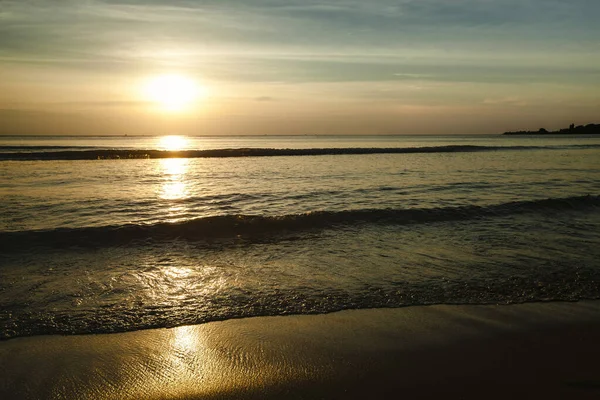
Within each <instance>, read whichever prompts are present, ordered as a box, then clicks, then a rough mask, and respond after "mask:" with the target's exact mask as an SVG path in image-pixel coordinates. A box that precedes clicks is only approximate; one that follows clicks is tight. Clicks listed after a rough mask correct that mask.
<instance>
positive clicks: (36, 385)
mask: <svg viewBox="0 0 600 400" xmlns="http://www.w3.org/2000/svg"><path fill="white" fill-rule="evenodd" d="M598 338H600V301H597V300H596V301H581V302H576V303H562V302H549V303H525V304H514V305H432V306H414V307H405V308H392V309H363V310H346V311H339V312H335V313H331V314H321V315H296V316H279V317H253V318H247V319H234V320H226V321H219V322H209V323H206V324H202V325H191V326H182V327H177V328H163V329H150V330H142V331H134V332H126V333H114V334H91V335H78V336H32V337H21V338H14V339H10V340H8V341H5V342H0V398H10V399H29V398H31V399H33V398H40V399H46V398H48V399H50V398H78V399H92V398H93V399H136V398H147V399H170V398H173V399H229V398H235V399H237V398H240V399H259V398H267V399H271V398H272V399H282V398H283V399H285V398H308V399H312V398H323V399H337V398H339V399H347V398H350V399H352V398H357V399H358V398H401V397H406V398H433V397H442V396H443V397H445V398H473V399H475V398H507V397H508V396H510V397H512V398H541V397H543V398H575V399H587V398H598V397H599V396H600V363H599V362H598V360H599V359H600V343H598V342H599V341H598Z"/></svg>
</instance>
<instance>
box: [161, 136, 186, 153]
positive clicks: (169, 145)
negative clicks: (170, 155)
mask: <svg viewBox="0 0 600 400" xmlns="http://www.w3.org/2000/svg"><path fill="white" fill-rule="evenodd" d="M188 146H189V140H188V139H187V138H186V137H185V136H179V135H169V136H162V137H160V138H159V139H158V143H157V148H158V149H160V150H169V151H177V150H184V149H186V148H187V147H188Z"/></svg>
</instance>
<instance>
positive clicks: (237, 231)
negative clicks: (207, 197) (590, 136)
mask: <svg viewBox="0 0 600 400" xmlns="http://www.w3.org/2000/svg"><path fill="white" fill-rule="evenodd" d="M598 207H600V196H591V195H588V196H577V197H567V198H549V199H543V200H531V201H514V202H509V203H502V204H495V205H489V206H476V205H470V206H461V207H440V208H409V209H361V210H345V211H316V212H310V213H303V214H291V215H281V216H262V215H217V216H210V217H205V218H199V219H193V220H187V221H182V222H176V223H168V222H162V223H156V224H127V225H119V226H102V227H84V228H56V229H51V230H37V231H18V232H0V251H4V252H9V251H15V250H17V251H18V250H22V249H28V248H31V247H32V246H59V247H62V246H91V247H103V246H112V245H123V244H128V243H130V242H133V241H146V240H152V241H161V240H173V239H184V240H206V239H212V238H235V237H243V238H245V239H253V238H261V237H264V236H269V235H279V234H286V233H290V232H299V231H310V230H323V229H330V228H331V229H335V228H343V227H352V226H357V225H361V224H391V225H408V224H422V223H436V222H445V221H462V220H470V219H476V218H489V217H497V216H507V215H513V214H523V213H534V212H537V213H540V212H542V213H543V212H552V213H556V212H561V211H570V210H584V209H590V208H592V209H595V208H598Z"/></svg>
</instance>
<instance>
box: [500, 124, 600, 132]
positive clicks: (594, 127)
mask: <svg viewBox="0 0 600 400" xmlns="http://www.w3.org/2000/svg"><path fill="white" fill-rule="evenodd" d="M503 135H600V124H588V125H578V126H575V124H571V126H569V127H568V128H563V129H559V130H558V131H547V130H546V129H544V128H540V129H539V130H537V131H516V132H504V133H503Z"/></svg>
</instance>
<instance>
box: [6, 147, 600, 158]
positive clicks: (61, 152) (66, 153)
mask: <svg viewBox="0 0 600 400" xmlns="http://www.w3.org/2000/svg"><path fill="white" fill-rule="evenodd" d="M565 148H569V149H578V148H600V145H595V144H589V145H567V146H472V145H448V146H431V147H387V148H313V149H272V148H237V149H210V150H179V151H169V150H156V149H149V150H143V149H93V148H73V149H70V150H66V148H62V147H61V146H51V147H42V146H38V147H23V148H22V149H21V151H17V150H18V148H17V147H14V146H0V160H17V161H18V160H21V161H28V160H99V159H100V160H104V159H140V158H142V159H143V158H227V157H274V156H319V155H364V154H416V153H467V152H483V151H506V150H536V149H565Z"/></svg>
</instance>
